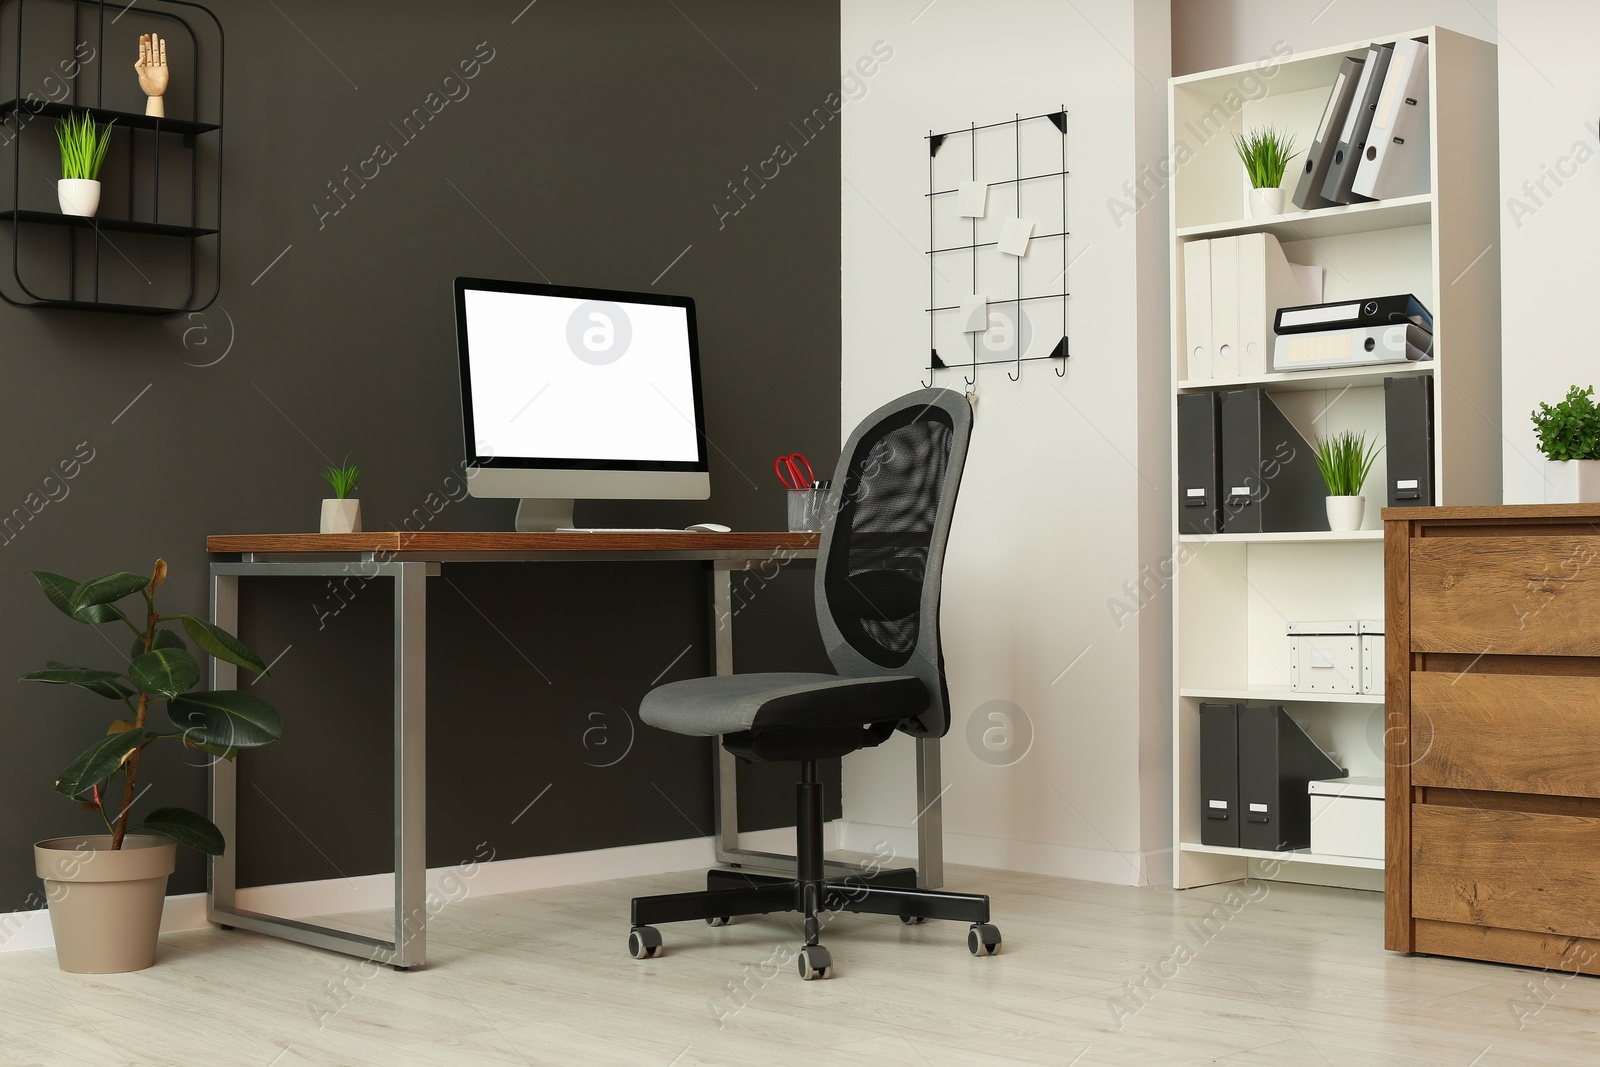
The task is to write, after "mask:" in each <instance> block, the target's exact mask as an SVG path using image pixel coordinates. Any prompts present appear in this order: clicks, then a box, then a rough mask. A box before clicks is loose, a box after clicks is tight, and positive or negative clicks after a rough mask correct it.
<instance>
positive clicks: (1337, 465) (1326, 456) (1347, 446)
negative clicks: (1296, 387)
mask: <svg viewBox="0 0 1600 1067" xmlns="http://www.w3.org/2000/svg"><path fill="white" fill-rule="evenodd" d="M1381 451H1382V449H1381V448H1379V447H1377V442H1373V446H1372V447H1369V446H1368V445H1367V435H1366V434H1362V435H1360V436H1359V437H1358V436H1356V433H1355V431H1354V430H1346V431H1345V432H1344V433H1341V434H1339V435H1337V436H1335V437H1318V438H1317V469H1318V470H1320V471H1321V472H1322V481H1323V483H1324V484H1326V485H1327V487H1328V499H1327V507H1328V529H1330V530H1334V531H1349V530H1359V529H1361V520H1362V519H1363V518H1365V517H1366V510H1367V500H1366V498H1365V497H1363V496H1362V495H1361V487H1362V486H1363V485H1365V484H1366V482H1367V475H1368V474H1369V473H1370V472H1371V470H1372V463H1373V461H1374V460H1375V459H1377V458H1378V453H1379V452H1381Z"/></svg>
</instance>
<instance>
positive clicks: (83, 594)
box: [72, 571, 150, 613]
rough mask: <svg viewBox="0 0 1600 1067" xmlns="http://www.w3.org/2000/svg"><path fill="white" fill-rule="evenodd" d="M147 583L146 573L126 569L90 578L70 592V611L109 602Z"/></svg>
mask: <svg viewBox="0 0 1600 1067" xmlns="http://www.w3.org/2000/svg"><path fill="white" fill-rule="evenodd" d="M149 584H150V579H149V578H148V577H147V576H146V575H143V574H131V573H129V572H128V571H117V572H116V573H115V574H107V575H103V576H101V577H99V578H91V579H89V581H87V582H84V583H83V584H82V585H80V586H78V591H77V592H75V593H73V594H72V611H73V612H74V613H76V612H79V611H82V610H83V609H84V608H87V607H91V606H93V605H95V604H110V603H112V602H113V601H117V600H121V599H122V598H123V597H125V596H127V595H129V594H130V593H137V592H138V591H139V590H141V589H143V588H144V587H145V586H147V585H149Z"/></svg>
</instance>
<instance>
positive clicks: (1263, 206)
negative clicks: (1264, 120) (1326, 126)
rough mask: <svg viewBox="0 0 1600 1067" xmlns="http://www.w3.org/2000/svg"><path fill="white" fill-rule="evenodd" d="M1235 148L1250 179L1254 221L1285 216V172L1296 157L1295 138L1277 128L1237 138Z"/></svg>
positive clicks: (1251, 213)
mask: <svg viewBox="0 0 1600 1067" xmlns="http://www.w3.org/2000/svg"><path fill="white" fill-rule="evenodd" d="M1233 147H1234V149H1235V150H1236V151H1237V152H1238V153H1239V161H1240V162H1242V163H1243V164H1244V173H1245V176H1246V177H1247V178H1249V179H1250V199H1249V210H1250V217H1251V218H1262V217H1264V216H1267V215H1281V214H1283V189H1282V188H1281V186H1282V185H1283V172H1284V170H1285V168H1287V167H1288V166H1289V160H1291V159H1293V158H1294V157H1295V150H1294V137H1293V136H1292V135H1290V134H1286V133H1283V132H1282V131H1280V130H1279V129H1278V128H1277V127H1276V126H1268V127H1267V128H1266V129H1256V130H1251V131H1250V132H1249V133H1247V134H1238V133H1236V134H1234V135H1233Z"/></svg>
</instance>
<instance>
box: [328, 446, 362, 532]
mask: <svg viewBox="0 0 1600 1067" xmlns="http://www.w3.org/2000/svg"><path fill="white" fill-rule="evenodd" d="M322 477H323V479H324V480H326V481H327V483H328V484H329V485H331V486H332V487H333V496H331V497H328V498H325V499H324V500H323V501H322V532H323V533H325V534H326V533H360V532H361V501H359V500H352V499H351V498H350V494H351V493H353V492H355V490H356V482H358V481H360V479H361V468H360V467H358V466H356V465H355V464H354V463H345V464H342V465H340V464H329V465H328V467H327V468H326V469H324V470H323V472H322Z"/></svg>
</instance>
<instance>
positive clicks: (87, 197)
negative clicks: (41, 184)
mask: <svg viewBox="0 0 1600 1067" xmlns="http://www.w3.org/2000/svg"><path fill="white" fill-rule="evenodd" d="M56 199H57V200H59V201H61V213H62V214H63V215H81V216H83V217H84V218H86V219H92V218H94V213H95V212H96V211H98V210H100V183H99V182H97V181H90V180H89V179H88V178H62V179H61V180H60V181H58V182H56Z"/></svg>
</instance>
